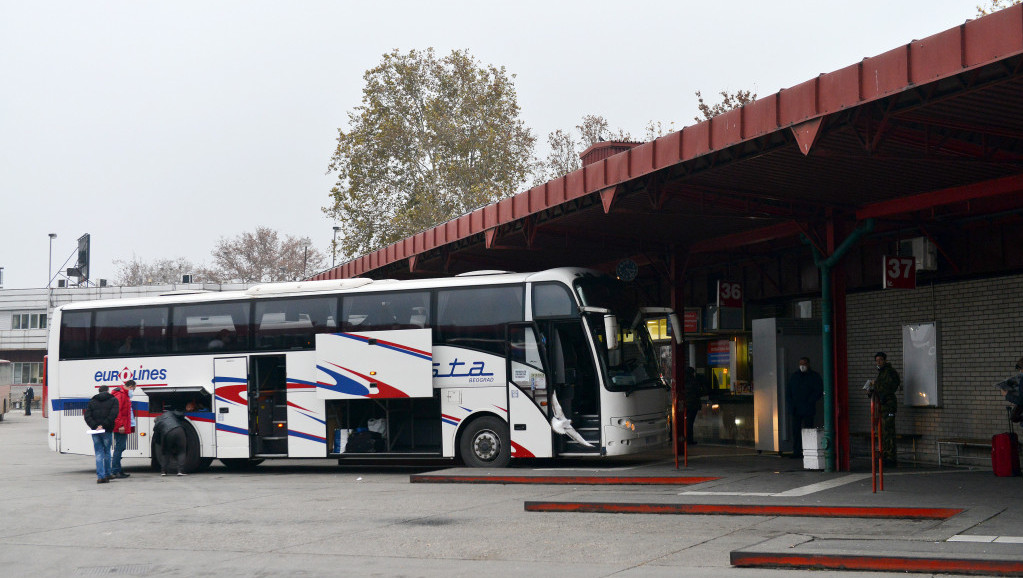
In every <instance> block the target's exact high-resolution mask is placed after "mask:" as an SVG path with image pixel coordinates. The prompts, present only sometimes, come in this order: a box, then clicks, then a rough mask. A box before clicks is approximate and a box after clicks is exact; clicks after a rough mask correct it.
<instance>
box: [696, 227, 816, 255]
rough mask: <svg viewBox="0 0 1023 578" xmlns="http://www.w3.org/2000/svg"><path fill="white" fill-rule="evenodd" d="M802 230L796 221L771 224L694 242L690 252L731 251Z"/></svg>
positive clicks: (795, 233)
mask: <svg viewBox="0 0 1023 578" xmlns="http://www.w3.org/2000/svg"><path fill="white" fill-rule="evenodd" d="M802 232H803V230H802V228H801V227H800V226H799V225H798V224H796V223H795V222H794V221H788V222H785V223H779V224H777V225H771V226H770V227H761V228H760V229H754V230H752V231H745V232H742V233H735V234H733V235H724V236H722V237H715V238H713V239H704V240H702V241H699V242H696V243H693V245H692V246H690V247H689V252H690V253H718V252H721V251H729V250H732V249H738V248H740V247H746V246H748V245H755V244H757V243H765V242H767V241H773V240H775V239H784V238H785V237H794V236H796V235H798V234H800V233H802Z"/></svg>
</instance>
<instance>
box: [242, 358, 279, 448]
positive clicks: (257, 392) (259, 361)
mask: <svg viewBox="0 0 1023 578" xmlns="http://www.w3.org/2000/svg"><path fill="white" fill-rule="evenodd" d="M249 363H250V368H249V369H250V370H249V377H250V380H249V431H251V432H252V457H265V458H283V457H287V456H288V435H289V434H288V377H287V376H288V372H287V358H286V357H285V356H283V355H253V356H252V357H251V358H250V359H249Z"/></svg>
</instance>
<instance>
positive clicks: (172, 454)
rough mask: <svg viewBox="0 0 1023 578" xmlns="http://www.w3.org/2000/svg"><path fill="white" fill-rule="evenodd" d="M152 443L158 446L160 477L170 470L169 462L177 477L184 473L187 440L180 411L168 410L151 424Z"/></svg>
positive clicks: (183, 418)
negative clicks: (172, 462) (175, 470)
mask: <svg viewBox="0 0 1023 578" xmlns="http://www.w3.org/2000/svg"><path fill="white" fill-rule="evenodd" d="M153 443H155V444H157V445H159V446H160V454H161V459H160V475H161V476H166V475H167V471H168V470H170V469H171V467H170V466H171V460H172V459H173V460H174V466H175V468H176V469H177V472H178V475H179V476H187V475H188V474H186V473H185V450H186V449H187V447H188V439H187V438H186V437H185V414H184V413H182V412H181V411H180V410H176V409H170V410H167V411H165V412H163V414H161V415H160V417H158V418H156V421H155V422H154V423H153Z"/></svg>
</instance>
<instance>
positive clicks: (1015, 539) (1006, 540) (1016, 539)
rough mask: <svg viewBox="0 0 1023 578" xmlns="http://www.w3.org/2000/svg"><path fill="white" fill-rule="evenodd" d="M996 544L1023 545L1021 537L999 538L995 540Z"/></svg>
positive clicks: (1022, 537)
mask: <svg viewBox="0 0 1023 578" xmlns="http://www.w3.org/2000/svg"><path fill="white" fill-rule="evenodd" d="M995 542H996V543H998V544H1023V536H999V537H997V538H995Z"/></svg>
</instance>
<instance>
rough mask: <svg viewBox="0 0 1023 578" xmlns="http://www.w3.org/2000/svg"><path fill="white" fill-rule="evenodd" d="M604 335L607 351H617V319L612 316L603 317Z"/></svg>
mask: <svg viewBox="0 0 1023 578" xmlns="http://www.w3.org/2000/svg"><path fill="white" fill-rule="evenodd" d="M604 335H606V336H607V349H608V351H611V350H614V349H618V319H617V318H616V317H615V316H614V315H605V316H604Z"/></svg>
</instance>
